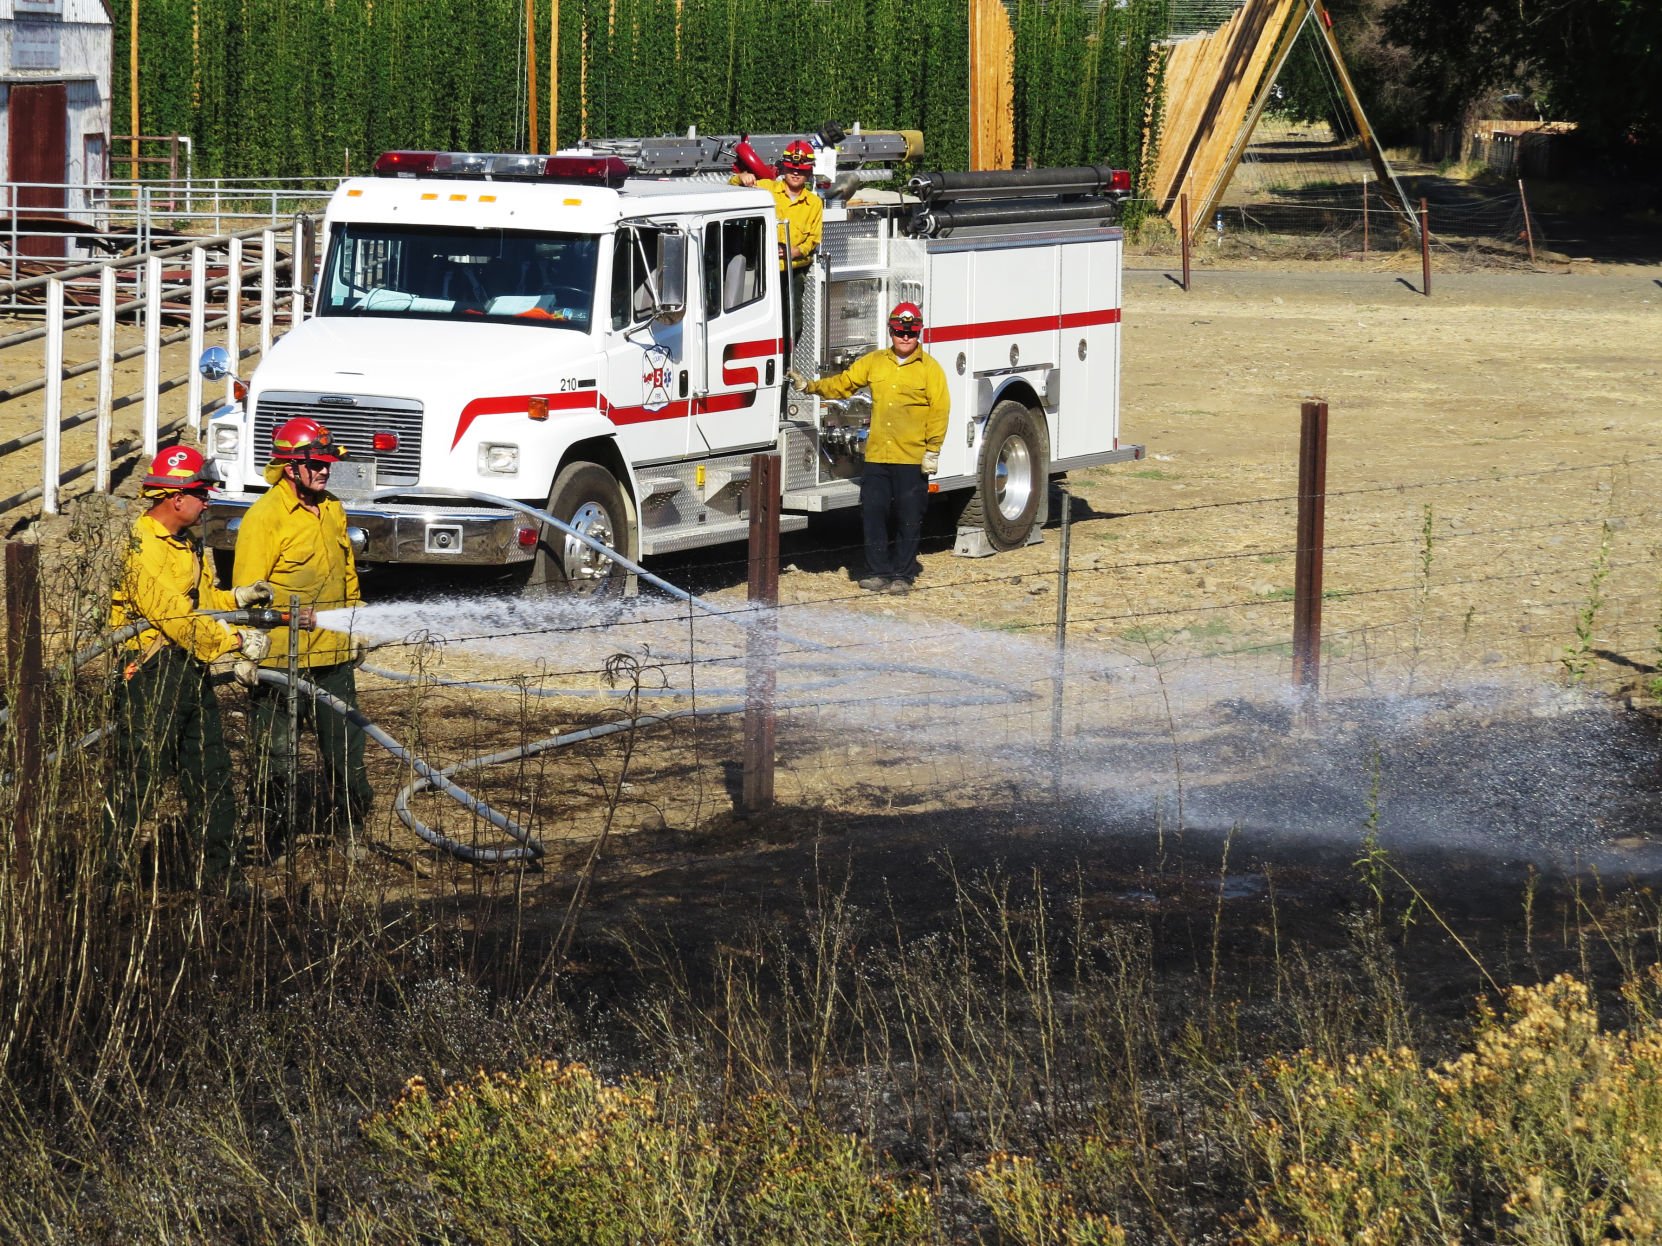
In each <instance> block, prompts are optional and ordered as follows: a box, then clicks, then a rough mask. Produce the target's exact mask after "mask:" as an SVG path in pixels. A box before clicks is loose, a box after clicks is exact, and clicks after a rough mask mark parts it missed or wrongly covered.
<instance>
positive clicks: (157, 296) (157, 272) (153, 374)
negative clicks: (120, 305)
mask: <svg viewBox="0 0 1662 1246" xmlns="http://www.w3.org/2000/svg"><path fill="white" fill-rule="evenodd" d="M144 283H145V291H144V453H145V454H146V455H150V456H153V455H154V454H155V453H156V444H157V442H158V441H159V440H160V434H159V433H158V431H157V430H158V429H159V428H160V427H161V422H162V418H161V404H162V392H161V390H162V262H161V260H160V259H158V258H157V257H156V256H154V255H152V256H151V257H150V258H149V259H148V260H146V261H145V263H144Z"/></svg>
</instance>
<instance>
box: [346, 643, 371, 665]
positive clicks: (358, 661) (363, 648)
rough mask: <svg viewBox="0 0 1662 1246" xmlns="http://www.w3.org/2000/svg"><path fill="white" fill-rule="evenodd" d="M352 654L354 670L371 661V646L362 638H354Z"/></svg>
mask: <svg viewBox="0 0 1662 1246" xmlns="http://www.w3.org/2000/svg"><path fill="white" fill-rule="evenodd" d="M350 652H351V656H352V665H353V667H354V668H357V667H360V666H362V665H363V664H364V663H365V662H367V661H368V660H369V646H368V645H367V644H365V643H364V638H363V637H362V636H354V637H352V641H351V649H350Z"/></svg>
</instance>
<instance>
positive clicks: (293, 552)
mask: <svg viewBox="0 0 1662 1246" xmlns="http://www.w3.org/2000/svg"><path fill="white" fill-rule="evenodd" d="M233 567H234V571H233V577H232V578H233V579H235V580H236V582H237V583H238V584H252V583H253V582H254V581H255V580H269V581H270V582H271V584H272V585H273V586H274V587H275V588H276V590H277V600H276V601H274V602H273V603H272V604H273V605H275V606H276V607H277V608H278V609H279V610H287V609H288V608H289V599H290V598H291V597H292V596H293V595H294V594H296V593H298V594H299V595H300V604H301V605H302V606H311V607H313V608H314V609H317V610H336V609H339V608H341V607H343V606H356V605H361V604H362V602H363V597H362V595H361V594H360V593H359V591H358V564H357V562H356V560H355V559H354V558H353V557H352V543H351V542H350V541H349V540H348V539H347V536H346V510H345V508H344V507H342V506H341V504H340V502H339V501H338V500H337V499H336V498H334V497H332V496H329V495H328V494H325V495H324V498H323V501H322V502H321V503H319V505H318V513H317V514H316V515H314V514H312V513H311V512H310V511H309V510H307V509H306V508H305V507H304V506H302V505H301V504H300V498H299V497H298V496H297V495H296V494H295V492H294V486H293V485H292V484H290V483H289V482H288V481H287V480H280V481H279V482H278V483H277V484H276V485H273V486H272V487H271V488H270V489H268V490H266V494H265V496H264V497H262V498H261V499H260V500H259V501H258V502H255V503H254V505H253V506H251V507H249V508H248V513H247V514H246V515H244V516H243V519H242V526H241V527H240V528H238V529H237V553H236V560H235V562H234V563H233ZM351 660H352V638H351V637H350V636H348V635H347V634H346V633H345V632H332V631H324V630H321V629H320V630H317V631H301V633H300V665H301V666H305V667H312V666H333V665H335V664H336V663H338V662H349V661H351ZM288 662H289V629H288V628H286V627H280V628H276V629H274V630H273V631H272V633H271V654H270V656H268V657H267V658H266V659H265V660H264V661H263V662H262V663H261V664H260V665H262V666H269V667H285V666H287V665H288Z"/></svg>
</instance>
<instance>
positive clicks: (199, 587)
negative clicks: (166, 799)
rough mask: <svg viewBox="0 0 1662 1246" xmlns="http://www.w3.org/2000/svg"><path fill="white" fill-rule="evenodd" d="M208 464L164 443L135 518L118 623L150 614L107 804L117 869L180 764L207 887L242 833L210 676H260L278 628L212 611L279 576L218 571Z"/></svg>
mask: <svg viewBox="0 0 1662 1246" xmlns="http://www.w3.org/2000/svg"><path fill="white" fill-rule="evenodd" d="M209 471H210V469H209V465H208V464H207V463H206V462H205V461H204V460H203V457H202V455H201V453H200V452H199V451H197V450H194V449H192V448H191V447H189V446H173V447H170V448H168V449H166V450H163V451H162V452H161V453H160V454H158V455H156V458H155V461H154V462H152V463H151V465H150V471H149V473H148V474H147V475H146V476H145V477H144V481H143V485H142V489H143V494H144V498H145V500H146V501H147V502H148V503H149V506H148V508H147V509H146V510H145V512H144V513H143V514H142V515H140V516H139V517H138V518H137V519H136V520H134V521H133V532H132V540H131V543H130V544H129V546H128V549H127V557H126V561H125V563H124V564H123V566H122V573H121V580H120V582H119V583H118V584H117V586H116V589H115V592H114V594H113V595H112V598H111V602H110V625H111V626H112V627H115V628H121V627H125V626H127V625H129V624H133V623H138V622H140V621H143V622H144V623H146V624H148V626H147V627H146V628H145V629H144V630H142V631H140V632H139V633H138V635H136V636H134V637H132V638H131V639H130V640H128V641H127V642H126V646H125V648H123V649H122V650H121V651H120V654H119V657H120V667H119V671H120V674H119V679H118V681H117V683H116V692H115V728H116V730H115V757H116V761H115V771H114V781H113V785H112V788H113V790H112V791H111V793H110V800H109V803H108V805H107V807H106V812H105V835H106V838H105V843H106V845H107V852H108V854H109V856H108V872H109V875H110V878H111V881H112V882H114V881H116V880H118V879H120V878H122V877H131V876H132V875H133V873H134V871H133V870H132V868H131V866H130V862H129V860H128V857H129V851H128V850H129V848H130V845H129V844H126V843H123V842H122V837H123V836H128V835H131V833H132V832H133V831H134V830H135V829H136V828H137V827H138V825H139V823H140V822H141V821H142V820H143V819H144V817H145V815H146V814H147V812H148V811H149V810H150V808H151V807H152V806H153V805H154V803H155V800H156V798H157V796H158V794H159V789H160V786H161V784H162V782H163V780H165V779H166V778H168V777H169V776H171V777H173V778H174V779H176V780H177V782H178V785H179V794H180V796H181V797H182V798H183V801H184V808H185V809H186V811H187V812H186V816H185V823H186V827H187V833H188V834H189V836H190V841H191V842H190V848H191V859H190V860H188V861H184V862H181V863H180V864H181V865H182V866H183V867H184V869H185V870H186V871H188V872H189V873H190V874H192V875H193V878H192V881H194V882H195V883H196V884H197V885H198V886H200V887H201V888H202V889H203V890H207V891H222V890H224V889H227V888H229V887H231V886H232V885H233V883H234V875H235V872H236V869H237V867H238V865H239V864H240V863H239V860H238V858H239V856H240V847H241V836H240V832H239V830H238V826H237V801H236V795H235V791H234V789H233V787H232V780H231V754H230V752H229V750H228V749H227V748H226V746H225V733H224V729H223V727H222V726H221V721H220V716H219V702H218V701H217V700H216V699H215V697H214V691H213V688H212V686H211V685H210V683H209V676H210V675H212V674H217V673H220V672H226V671H228V672H229V673H231V674H232V675H234V676H235V678H236V679H237V681H238V682H239V683H241V684H243V685H244V686H246V687H249V688H252V687H254V686H255V685H256V683H257V682H258V671H257V668H256V666H255V663H256V662H258V661H259V659H260V658H262V657H264V656H265V654H266V652H267V650H268V648H269V647H270V644H271V641H270V637H269V636H267V635H266V633H264V632H262V631H258V630H256V629H254V628H240V629H239V628H237V627H234V626H232V625H231V624H229V623H227V622H225V621H224V620H222V619H215V618H210V617H209V616H208V614H206V613H203V612H204V611H210V612H211V611H222V610H234V609H237V608H239V607H244V606H257V605H264V604H266V603H269V602H270V601H271V599H272V588H271V585H269V584H267V583H265V582H263V581H260V580H254V581H253V582H251V583H248V584H246V585H244V586H243V587H241V588H236V589H231V590H230V591H227V590H225V589H222V588H220V587H219V585H218V584H216V583H215V582H214V570H213V562H212V560H211V559H208V558H206V557H204V556H203V553H202V548H201V546H200V545H199V544H198V543H197V542H196V540H195V538H194V537H192V535H191V533H190V529H191V528H193V527H194V526H195V525H196V524H197V522H198V521H199V520H200V519H201V518H202V516H203V514H204V513H206V511H207V509H208V502H209V499H210V498H211V496H212V493H213V489H212V481H211V478H210V475H209Z"/></svg>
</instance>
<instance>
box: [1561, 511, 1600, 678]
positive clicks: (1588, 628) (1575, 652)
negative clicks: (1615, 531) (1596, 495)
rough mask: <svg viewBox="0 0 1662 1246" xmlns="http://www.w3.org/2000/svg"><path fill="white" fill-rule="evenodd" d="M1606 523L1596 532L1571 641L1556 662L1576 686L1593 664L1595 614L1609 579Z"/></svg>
mask: <svg viewBox="0 0 1662 1246" xmlns="http://www.w3.org/2000/svg"><path fill="white" fill-rule="evenodd" d="M1610 534H1611V528H1610V521H1609V520H1608V519H1607V520H1605V521H1604V524H1603V526H1602V527H1601V528H1600V529H1599V548H1598V553H1597V554H1596V555H1595V556H1594V558H1593V571H1592V574H1591V575H1590V576H1588V578H1587V600H1586V601H1584V602H1583V603H1582V604H1581V608H1580V609H1579V610H1577V611H1576V615H1575V639H1574V640H1573V641H1571V642H1570V643H1569V644H1568V645H1566V646H1565V647H1564V652H1563V654H1562V656H1561V657H1560V658H1559V659H1558V660H1559V661H1560V662H1561V663H1563V665H1564V670H1565V672H1566V673H1567V674H1568V675H1569V677H1570V682H1571V683H1580V682H1581V681H1582V679H1584V678H1585V677H1586V675H1587V671H1588V668H1589V667H1591V666H1592V663H1593V638H1594V632H1595V630H1596V629H1597V627H1598V619H1599V612H1600V611H1601V610H1603V609H1604V582H1605V580H1607V579H1609V578H1610Z"/></svg>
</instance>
